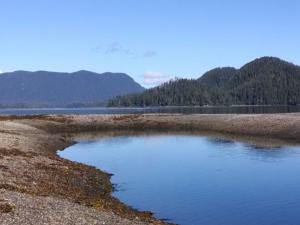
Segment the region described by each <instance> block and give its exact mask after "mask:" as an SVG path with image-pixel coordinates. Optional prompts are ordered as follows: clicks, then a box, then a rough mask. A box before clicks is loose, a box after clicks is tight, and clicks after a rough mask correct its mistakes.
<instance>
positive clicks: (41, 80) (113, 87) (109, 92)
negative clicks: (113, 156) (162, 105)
mask: <svg viewBox="0 0 300 225" xmlns="http://www.w3.org/2000/svg"><path fill="white" fill-rule="evenodd" d="M143 90H144V88H143V87H141V86H140V85H139V84H138V83H136V82H135V81H134V80H133V79H132V78H131V77H129V76H128V75H126V74H123V73H103V74H97V73H93V72H89V71H78V72H74V73H58V72H47V71H37V72H28V71H15V72H10V73H2V74H0V105H1V106H2V107H71V106H95V105H101V104H105V102H106V101H107V100H108V99H110V98H113V97H115V96H118V95H125V94H129V93H136V92H141V91H143Z"/></svg>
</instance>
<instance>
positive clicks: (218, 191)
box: [58, 135, 300, 225]
mask: <svg viewBox="0 0 300 225" xmlns="http://www.w3.org/2000/svg"><path fill="white" fill-rule="evenodd" d="M58 154H59V155H60V156H61V157H63V158H66V159H70V160H73V161H77V162H81V163H85V164H88V165H92V166H96V167H97V168H99V169H101V170H104V171H107V172H109V173H113V174H114V176H112V182H113V183H114V184H116V186H117V190H116V191H115V192H114V193H113V195H114V196H115V197H117V198H119V199H120V200H121V201H122V202H124V203H126V204H128V205H130V206H132V207H134V208H137V209H139V210H147V211H152V212H154V215H155V216H156V217H157V218H160V219H168V220H169V221H170V222H174V223H177V224H182V225H187V224H188V225H197V224H200V225H206V224H209V225H241V224H243V225H283V224H284V225H297V224H300V213H299V210H300V147H297V146H296V147H288V146H283V147H278V148H260V147H256V146H254V145H249V144H245V143H241V142H235V141H228V140H223V139H218V138H210V137H204V136H189V135H186V136H185V135H151V136H120V137H113V138H103V139H99V140H98V141H82V142H79V143H78V144H75V145H73V146H71V147H69V148H67V149H65V150H64V151H60V152H59V153H58Z"/></svg>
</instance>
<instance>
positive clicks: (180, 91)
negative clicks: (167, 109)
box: [108, 57, 300, 106]
mask: <svg viewBox="0 0 300 225" xmlns="http://www.w3.org/2000/svg"><path fill="white" fill-rule="evenodd" d="M298 104H300V67H299V66H296V65H294V64H292V63H289V62H286V61H283V60H281V59H279V58H275V57H263V58H259V59H256V60H254V61H252V62H250V63H248V64H246V65H244V66H243V67H242V68H240V69H235V68H232V67H225V68H216V69H213V70H211V71H209V72H207V73H205V74H204V75H203V76H201V77H200V78H199V79H196V80H193V79H191V80H188V79H177V80H172V81H169V82H167V83H165V84H163V85H161V86H159V87H155V88H151V89H148V90H145V91H144V92H143V93H138V94H130V95H126V96H119V97H116V98H114V99H112V100H110V101H109V103H108V106H183V105H191V106H193V105H200V106H202V105H298Z"/></svg>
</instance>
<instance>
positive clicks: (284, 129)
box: [0, 113, 300, 225]
mask: <svg viewBox="0 0 300 225" xmlns="http://www.w3.org/2000/svg"><path fill="white" fill-rule="evenodd" d="M86 132H90V133H96V132H97V133H99V135H118V134H119V133H120V132H122V133H125V134H130V133H132V132H139V133H143V134H150V133H152V132H189V133H194V134H202V133H203V134H209V135H220V136H224V137H227V138H230V139H235V138H240V139H241V140H243V139H245V140H246V141H249V142H258V143H259V142H262V143H263V142H264V140H266V141H267V140H274V142H273V141H272V143H274V144H278V145H280V144H281V143H299V142H300V113H295V114H264V115H180V114H170V115H168V114H164V115H159V114H157V115H88V116H84V115H76V116H75V115H65V116H61V115H60V116H58V115H49V116H19V117H17V116H1V117H0V224H3V225H6V224H14V225H15V224H20V225H21V224H22V225H26V224H34V225H39V224H125V225H126V224H166V222H164V221H159V220H157V219H155V218H154V217H153V216H152V214H151V213H150V212H139V211H137V210H134V209H132V208H130V207H129V206H126V205H124V204H123V203H121V202H120V201H119V200H118V199H115V198H114V197H112V196H111V193H112V191H113V185H112V184H111V182H110V175H109V174H107V173H105V172H102V171H100V170H98V169H96V168H94V167H90V166H87V165H83V164H80V163H75V162H71V161H68V160H65V159H62V158H60V157H58V156H57V154H56V152H57V150H62V149H64V148H66V147H68V146H70V145H72V144H73V143H74V141H75V140H76V139H77V138H78V137H80V136H81V135H82V134H84V133H86ZM83 136H84V135H83ZM268 142H269V143H270V141H268Z"/></svg>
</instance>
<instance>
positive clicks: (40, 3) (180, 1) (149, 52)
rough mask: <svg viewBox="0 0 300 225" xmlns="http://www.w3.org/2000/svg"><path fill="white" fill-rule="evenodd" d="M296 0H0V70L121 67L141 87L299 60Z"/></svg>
mask: <svg viewBox="0 0 300 225" xmlns="http://www.w3.org/2000/svg"><path fill="white" fill-rule="evenodd" d="M299 12H300V1H296V0H285V1H283V0H276V1H275V0H251V1H250V0H248V1H242V0H240V1H238V0H206V1H205V0H26V1H24V0H0V53H1V54H0V71H1V72H10V71H15V70H30V71H37V70H49V71H59V72H73V71H77V70H90V71H94V72H99V73H102V72H107V71H110V72H124V73H127V74H128V75H130V76H131V77H133V78H134V79H135V80H136V81H137V82H139V83H140V84H142V85H143V86H145V87H152V86H155V85H158V84H160V83H161V82H164V81H166V80H168V79H171V78H174V77H186V78H198V77H200V76H201V75H202V74H203V73H204V72H206V71H208V70H210V69H213V68H215V67H224V66H233V67H237V68H239V67H241V66H242V65H244V64H245V63H247V62H249V61H251V60H254V59H255V58H259V57H262V56H276V57H280V58H282V59H284V60H287V61H290V62H293V63H295V64H298V65H300V13H299Z"/></svg>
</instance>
